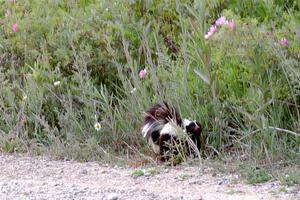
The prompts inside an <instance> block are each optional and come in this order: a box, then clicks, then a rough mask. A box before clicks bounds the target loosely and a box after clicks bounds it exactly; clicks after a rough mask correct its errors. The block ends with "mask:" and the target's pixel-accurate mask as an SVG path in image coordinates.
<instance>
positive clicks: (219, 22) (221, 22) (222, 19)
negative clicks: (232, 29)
mask: <svg viewBox="0 0 300 200" xmlns="http://www.w3.org/2000/svg"><path fill="white" fill-rule="evenodd" d="M227 24H228V21H227V19H226V17H225V16H222V17H220V18H219V19H217V21H216V25H217V26H223V25H227Z"/></svg>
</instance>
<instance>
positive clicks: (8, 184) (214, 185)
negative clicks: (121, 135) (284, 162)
mask: <svg viewBox="0 0 300 200" xmlns="http://www.w3.org/2000/svg"><path fill="white" fill-rule="evenodd" d="M137 170H138V169H133V168H129V167H128V168H124V167H116V166H115V167H111V166H108V165H103V164H99V163H96V162H87V163H79V162H75V161H57V160H53V159H50V158H48V157H30V156H26V155H6V154H0V199H22V200H23V199H109V200H113V199H125V200H129V199H130V200H138V199H140V200H147V199H149V200H150V199H164V200H165V199H166V200H171V199H172V200H173V199H174V200H177V199H178V200H179V199H180V200H185V199H186V200H201V199H203V200H218V199H220V200H226V199H231V200H234V199H243V200H250V199H251V200H252V199H253V200H257V199H266V200H267V199H278V200H282V199H283V200H285V199H290V200H294V199H300V191H299V190H297V189H295V188H293V190H290V191H289V192H280V191H281V189H282V187H283V186H282V185H280V184H279V183H278V182H268V183H264V184H259V185H255V186H253V185H248V184H245V183H243V182H242V181H241V178H240V177H238V175H228V176H224V175H218V174H215V173H213V172H212V170H211V169H209V168H206V167H201V168H199V167H186V166H178V167H168V168H165V167H157V168H155V169H145V172H146V175H143V176H139V177H137V178H134V177H133V176H132V174H133V172H137ZM147 172H149V173H150V172H151V173H150V175H147ZM298 188H299V187H298Z"/></svg>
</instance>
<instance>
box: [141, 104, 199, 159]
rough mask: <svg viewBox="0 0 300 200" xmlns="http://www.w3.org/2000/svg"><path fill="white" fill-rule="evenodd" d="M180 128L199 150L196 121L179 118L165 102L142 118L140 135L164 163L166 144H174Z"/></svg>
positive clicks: (173, 109) (173, 108)
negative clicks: (142, 123)
mask: <svg viewBox="0 0 300 200" xmlns="http://www.w3.org/2000/svg"><path fill="white" fill-rule="evenodd" d="M178 128H181V129H183V130H184V131H186V132H187V133H188V135H189V136H190V138H191V139H192V141H193V142H194V143H195V144H196V146H197V148H198V150H200V134H201V131H202V129H201V125H200V123H198V122H196V121H190V120H188V119H183V120H182V118H181V117H180V115H179V113H178V111H177V110H176V108H175V107H172V106H170V105H168V103H167V102H165V101H164V102H163V103H162V104H156V105H155V106H153V107H151V108H150V109H149V110H148V111H147V112H146V113H145V117H144V125H143V127H142V134H143V136H144V137H145V138H146V139H147V141H148V143H149V144H150V145H151V146H152V149H153V150H154V152H155V153H156V154H160V156H161V160H162V161H165V159H166V158H165V156H164V154H165V152H167V151H168V150H169V145H168V143H176V142H177V141H176V140H177V129H178Z"/></svg>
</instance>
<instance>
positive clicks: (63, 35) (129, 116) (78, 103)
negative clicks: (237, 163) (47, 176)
mask: <svg viewBox="0 0 300 200" xmlns="http://www.w3.org/2000/svg"><path fill="white" fill-rule="evenodd" d="M2 5H3V6H1V8H0V11H1V14H0V16H1V19H2V20H1V22H2V21H3V23H2V25H1V26H2V27H1V31H0V32H1V33H2V34H1V36H0V44H1V45H0V47H1V49H0V52H1V57H0V59H1V60H0V62H1V65H2V67H1V69H0V70H1V74H0V81H1V85H0V110H1V113H2V114H1V116H0V137H1V139H0V148H1V149H2V151H8V152H14V151H22V152H25V151H31V152H34V153H44V152H48V153H52V154H53V155H56V156H58V157H72V158H76V159H81V160H93V159H115V157H114V155H127V156H134V155H132V153H133V151H132V150H134V152H135V153H136V152H139V153H143V154H146V155H149V149H148V147H147V145H146V143H145V141H144V140H143V138H142V137H141V134H140V127H141V124H142V120H143V119H142V113H143V112H144V111H145V110H146V109H147V108H148V107H149V106H151V105H153V104H154V103H156V102H160V101H162V100H165V99H166V100H168V101H169V102H170V103H171V104H173V105H175V106H176V107H177V108H178V109H179V111H180V113H181V114H182V116H184V117H186V118H192V119H197V120H198V121H200V122H201V123H202V125H203V140H204V143H205V144H206V148H205V149H203V151H204V153H205V154H206V155H207V156H211V155H215V154H218V155H222V154H227V153H236V154H243V155H246V157H248V158H249V159H257V160H258V161H259V162H270V163H272V162H275V161H277V160H281V159H283V160H286V159H298V158H299V155H300V137H299V136H300V135H299V132H300V130H299V127H300V126H299V77H300V72H299V53H298V52H299V50H300V49H299V36H298V35H297V30H298V29H297V27H298V25H297V12H295V13H296V14H295V13H293V10H289V13H288V12H286V11H284V9H283V10H280V12H281V13H282V16H283V17H282V18H281V20H280V22H274V21H271V20H269V21H268V20H261V19H259V20H257V19H256V18H255V16H252V15H250V14H249V15H246V14H244V13H242V14H241V13H240V12H239V10H237V11H234V10H230V8H231V6H233V5H234V4H232V5H226V6H224V7H226V8H229V9H228V10H223V8H222V5H221V4H218V2H216V4H211V3H209V2H208V3H206V2H205V1H203V2H201V3H200V2H198V3H197V2H194V3H193V2H184V3H178V2H177V1H171V2H170V3H169V4H168V2H165V1H157V2H150V1H149V2H148V3H145V2H144V1H133V2H125V1H114V2H113V3H109V2H108V1H74V2H73V1H68V2H67V1H51V2H50V1H22V2H17V3H15V4H12V3H9V2H5V3H2ZM166 5H167V6H169V9H167V10H166V9H165V6H166ZM219 5H221V7H218V6H219ZM243 6H245V5H243ZM266 6H267V5H266ZM272 6H273V5H271V6H270V7H268V9H273V7H272ZM278 6H279V4H278ZM7 9H9V10H10V13H11V16H7V17H4V13H5V12H7ZM219 9H220V10H219ZM294 9H295V11H297V9H298V7H295V8H294ZM216 10H217V11H216ZM214 11H215V12H214ZM218 11H219V12H222V13H218ZM120 13H122V15H121V14H120ZM221 14H222V15H225V16H226V17H227V18H228V19H234V20H235V22H236V28H235V29H234V30H233V31H231V30H230V29H229V28H228V27H218V29H219V30H218V32H217V33H216V34H214V35H213V37H211V38H210V39H208V40H206V39H204V35H205V34H206V32H207V30H208V29H209V27H210V26H211V24H212V23H214V21H215V19H216V18H217V17H218V16H219V15H221ZM244 15H246V16H244ZM157 16H159V17H157ZM13 23H18V25H19V31H18V32H16V33H15V32H13V31H12V30H11V25H12V24H13ZM284 37H286V38H287V39H288V41H289V44H288V45H287V46H283V45H281V43H280V40H281V39H282V38H284ZM170 41H172V42H173V44H174V45H176V49H177V51H173V50H172V46H171V45H170V43H171V42H170ZM144 68H145V69H147V72H148V73H147V75H146V77H145V78H140V77H139V76H138V74H139V71H140V70H141V69H144ZM57 81H60V83H59V84H54V82H57ZM96 122H100V124H101V125H102V128H101V130H99V131H97V130H95V128H94V124H95V123H96Z"/></svg>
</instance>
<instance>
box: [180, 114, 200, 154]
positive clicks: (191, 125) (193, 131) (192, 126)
mask: <svg viewBox="0 0 300 200" xmlns="http://www.w3.org/2000/svg"><path fill="white" fill-rule="evenodd" d="M183 126H184V129H185V130H186V132H187V133H188V134H189V135H190V137H191V139H192V140H193V141H194V142H195V144H196V145H197V148H198V149H199V150H200V148H201V146H200V145H201V142H200V135H201V132H202V127H201V124H200V123H199V122H197V121H190V120H188V119H184V120H183Z"/></svg>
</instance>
